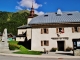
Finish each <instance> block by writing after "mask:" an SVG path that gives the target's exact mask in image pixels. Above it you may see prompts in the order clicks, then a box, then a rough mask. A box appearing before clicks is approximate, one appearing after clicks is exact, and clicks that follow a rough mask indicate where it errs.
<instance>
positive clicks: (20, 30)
mask: <svg viewBox="0 0 80 60" xmlns="http://www.w3.org/2000/svg"><path fill="white" fill-rule="evenodd" d="M26 31H27V29H18V34H17V35H19V34H22V32H24V33H25V32H26Z"/></svg>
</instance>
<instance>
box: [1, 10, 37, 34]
mask: <svg viewBox="0 0 80 60" xmlns="http://www.w3.org/2000/svg"><path fill="white" fill-rule="evenodd" d="M28 16H29V11H27V10H22V11H18V12H15V13H13V12H5V11H0V32H1V33H2V32H3V30H4V28H7V30H8V33H12V34H13V35H17V27H19V26H21V25H23V24H24V25H25V24H27V19H28ZM35 16H37V15H36V14H35Z"/></svg>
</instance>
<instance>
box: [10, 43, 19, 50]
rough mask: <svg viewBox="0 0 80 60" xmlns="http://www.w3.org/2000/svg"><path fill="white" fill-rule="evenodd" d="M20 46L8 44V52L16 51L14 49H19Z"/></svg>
mask: <svg viewBox="0 0 80 60" xmlns="http://www.w3.org/2000/svg"><path fill="white" fill-rule="evenodd" d="M19 48H20V46H18V45H16V44H9V49H10V50H16V49H19Z"/></svg>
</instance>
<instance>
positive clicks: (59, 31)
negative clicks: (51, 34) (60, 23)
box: [56, 28, 64, 33]
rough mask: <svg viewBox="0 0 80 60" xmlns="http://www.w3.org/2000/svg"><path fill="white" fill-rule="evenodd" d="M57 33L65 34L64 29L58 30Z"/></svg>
mask: <svg viewBox="0 0 80 60" xmlns="http://www.w3.org/2000/svg"><path fill="white" fill-rule="evenodd" d="M56 33H64V28H56Z"/></svg>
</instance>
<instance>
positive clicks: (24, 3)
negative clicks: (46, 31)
mask: <svg viewBox="0 0 80 60" xmlns="http://www.w3.org/2000/svg"><path fill="white" fill-rule="evenodd" d="M18 4H19V6H16V9H18V10H23V9H24V7H25V8H26V9H27V10H29V11H30V8H31V7H32V0H21V1H20V2H18ZM33 7H34V9H38V8H39V7H42V5H41V4H38V3H36V0H33ZM34 11H35V14H38V15H42V14H44V12H43V11H37V10H34Z"/></svg>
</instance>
